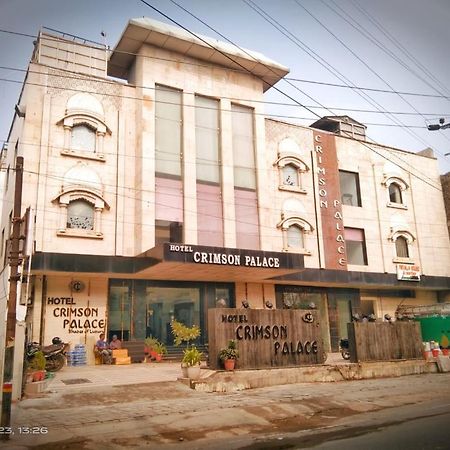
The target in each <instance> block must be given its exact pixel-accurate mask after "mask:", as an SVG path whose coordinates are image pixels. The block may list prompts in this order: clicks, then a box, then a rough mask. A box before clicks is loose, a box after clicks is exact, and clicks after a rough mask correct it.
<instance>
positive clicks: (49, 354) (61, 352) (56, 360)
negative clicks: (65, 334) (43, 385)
mask: <svg viewBox="0 0 450 450" xmlns="http://www.w3.org/2000/svg"><path fill="white" fill-rule="evenodd" d="M67 345H68V344H65V343H64V342H63V341H62V340H61V339H60V338H58V337H54V338H53V339H52V344H51V345H46V346H43V347H41V346H40V345H39V343H37V342H29V343H28V344H27V360H28V361H31V360H32V359H33V358H34V355H35V354H36V352H38V351H41V352H42V353H43V354H44V357H45V370H47V371H49V372H57V371H58V370H61V369H62V368H63V367H64V365H65V364H66V353H65V350H66V347H67Z"/></svg>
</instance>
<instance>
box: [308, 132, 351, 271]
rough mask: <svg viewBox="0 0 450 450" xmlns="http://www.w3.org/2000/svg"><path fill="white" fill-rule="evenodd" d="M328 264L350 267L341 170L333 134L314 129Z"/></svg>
mask: <svg viewBox="0 0 450 450" xmlns="http://www.w3.org/2000/svg"><path fill="white" fill-rule="evenodd" d="M314 153H315V154H316V161H317V179H318V194H319V209H320V217H321V221H322V235H323V247H324V252H325V268H327V269H337V270H347V255H346V249H345V239H344V218H343V215H342V205H341V192H340V186H339V170H338V161H337V153H336V144H335V140H334V136H331V135H329V134H324V133H319V132H317V131H314Z"/></svg>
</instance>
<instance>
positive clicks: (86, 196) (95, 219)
mask: <svg viewBox="0 0 450 450" xmlns="http://www.w3.org/2000/svg"><path fill="white" fill-rule="evenodd" d="M53 202H54V203H56V204H57V205H59V208H60V219H59V226H58V230H57V235H58V236H76V237H86V238H94V239H103V232H102V224H101V221H102V214H103V212H104V210H105V209H109V205H108V203H107V202H106V200H105V199H104V198H103V186H102V182H101V180H100V177H99V176H98V174H97V173H96V172H95V171H94V170H93V169H91V168H90V167H88V166H86V165H85V164H83V163H81V162H78V163H77V164H76V165H75V166H74V167H72V168H71V169H69V170H68V171H67V172H66V173H65V175H64V180H63V183H62V186H61V192H60V193H59V194H58V196H57V197H56V198H55V199H54V200H53Z"/></svg>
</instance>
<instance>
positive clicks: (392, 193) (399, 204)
mask: <svg viewBox="0 0 450 450" xmlns="http://www.w3.org/2000/svg"><path fill="white" fill-rule="evenodd" d="M382 184H383V185H384V186H386V188H387V195H388V202H387V206H389V207H391V208H399V209H407V208H408V207H407V205H406V204H405V198H404V195H403V191H406V190H407V189H408V188H409V186H408V184H407V183H406V181H405V180H404V179H403V178H401V177H400V175H398V174H391V175H385V177H384V179H383V182H382Z"/></svg>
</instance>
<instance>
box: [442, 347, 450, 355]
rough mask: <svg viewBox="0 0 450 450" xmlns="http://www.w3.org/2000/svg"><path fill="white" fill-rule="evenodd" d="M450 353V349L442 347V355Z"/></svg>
mask: <svg viewBox="0 0 450 450" xmlns="http://www.w3.org/2000/svg"><path fill="white" fill-rule="evenodd" d="M449 355H450V349H448V348H443V349H442V356H449Z"/></svg>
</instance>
